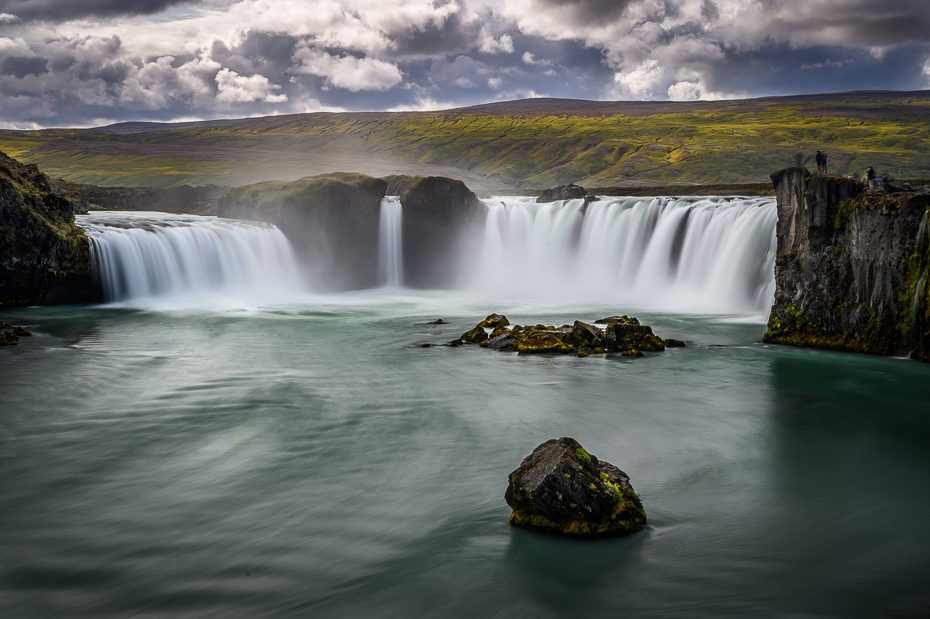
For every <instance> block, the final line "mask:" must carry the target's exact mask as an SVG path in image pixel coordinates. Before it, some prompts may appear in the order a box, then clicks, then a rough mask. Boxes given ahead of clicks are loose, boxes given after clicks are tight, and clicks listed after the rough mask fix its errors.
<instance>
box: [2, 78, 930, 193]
mask: <svg viewBox="0 0 930 619" xmlns="http://www.w3.org/2000/svg"><path fill="white" fill-rule="evenodd" d="M817 149H824V150H826V151H827V152H828V153H829V157H830V158H829V163H830V172H831V173H841V174H855V175H861V174H862V172H863V170H864V169H865V168H866V167H867V166H869V165H873V166H875V168H876V169H877V170H878V171H879V172H885V171H889V172H891V173H892V174H893V175H895V176H897V177H899V178H906V177H911V178H928V177H930V156H928V155H930V91H917V92H878V91H870V92H851V93H837V94H823V95H804V96H794V97H765V98H758V99H746V100H735V101H698V102H640V101H578V100H571V99H525V100H519V101H507V102H498V103H488V104H484V105H478V106H472V107H467V108H461V109H454V110H444V111H438V112H363V113H314V114H292V115H287V116H269V117H263V118H248V119H226V120H214V121H198V122H190V123H148V122H140V123H120V124H117V125H111V126H109V127H101V128H97V129H49V130H42V131H0V150H2V151H5V152H7V153H9V154H10V155H11V156H14V157H16V158H18V159H20V160H23V161H27V162H31V163H38V164H39V165H40V166H41V167H42V168H43V169H44V170H47V171H48V172H49V174H52V175H54V176H61V177H64V178H68V179H71V180H75V181H81V182H86V183H94V184H100V185H135V186H150V187H172V186H177V185H181V184H188V185H206V184H218V185H231V186H240V185H245V184H249V183H253V182H257V181H262V180H272V179H273V180H292V179H296V178H300V177H304V176H308V175H314V174H322V173H326V172H336V171H344V172H363V173H366V174H370V175H373V176H386V175H389V174H412V175H422V174H434V175H442V176H450V177H453V178H458V179H461V180H463V181H465V182H466V183H467V184H468V185H469V186H470V187H472V188H473V189H475V190H477V191H482V192H485V193H493V192H495V191H514V190H520V189H528V188H533V189H536V188H541V187H551V186H555V185H562V184H566V183H570V182H574V183H578V184H581V185H583V186H588V187H609V186H642V185H667V184H675V183H683V184H726V183H755V182H766V181H767V180H768V175H769V174H770V173H771V172H772V171H774V170H777V169H780V168H784V167H788V166H791V165H796V164H798V163H802V164H808V165H810V162H811V161H812V159H813V153H814V151H815V150H817Z"/></svg>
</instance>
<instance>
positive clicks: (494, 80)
mask: <svg viewBox="0 0 930 619" xmlns="http://www.w3.org/2000/svg"><path fill="white" fill-rule="evenodd" d="M503 83H504V80H503V79H501V78H499V77H489V78H488V86H490V87H491V88H493V89H494V90H497V89H498V88H500V87H501V85H503Z"/></svg>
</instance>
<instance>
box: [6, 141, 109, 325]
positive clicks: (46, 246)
mask: <svg viewBox="0 0 930 619" xmlns="http://www.w3.org/2000/svg"><path fill="white" fill-rule="evenodd" d="M50 181H51V179H49V178H48V177H47V176H46V175H45V174H43V173H41V172H39V169H38V168H37V167H36V166H35V165H23V164H21V163H19V162H18V161H16V160H14V159H11V158H9V157H7V156H6V155H4V154H3V153H0V307H2V306H13V305H36V304H48V303H80V302H89V301H93V300H95V294H94V286H93V266H92V261H91V255H90V242H89V241H88V239H87V235H86V234H84V231H83V230H81V228H80V227H78V226H77V225H75V223H74V214H75V212H80V210H81V209H80V204H79V203H78V202H77V201H75V200H74V199H73V198H71V196H70V195H68V194H67V192H65V191H63V190H62V189H61V187H60V184H59V185H57V186H56V187H54V188H53V186H52V183H51V182H50Z"/></svg>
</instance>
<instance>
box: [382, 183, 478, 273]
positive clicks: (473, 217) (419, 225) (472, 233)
mask: <svg viewBox="0 0 930 619" xmlns="http://www.w3.org/2000/svg"><path fill="white" fill-rule="evenodd" d="M402 180H403V182H401V181H402ZM392 184H393V186H394V187H397V188H403V189H404V191H403V193H401V194H400V203H401V206H402V207H403V222H402V224H401V230H402V235H403V239H404V250H403V251H404V285H406V286H411V287H413V288H452V287H455V285H456V283H457V281H458V280H459V278H460V277H461V276H462V268H461V266H462V264H463V262H464V258H465V255H466V250H467V248H469V247H470V246H473V244H474V243H477V242H478V240H479V239H480V235H481V233H482V230H483V227H484V221H485V218H486V217H487V207H485V205H484V204H483V203H482V202H481V201H480V200H479V199H478V196H476V195H475V194H474V193H472V191H471V190H469V189H468V187H466V186H465V183H463V182H462V181H458V180H454V179H451V178H443V177H440V176H427V177H413V178H411V177H395V178H393V179H392Z"/></svg>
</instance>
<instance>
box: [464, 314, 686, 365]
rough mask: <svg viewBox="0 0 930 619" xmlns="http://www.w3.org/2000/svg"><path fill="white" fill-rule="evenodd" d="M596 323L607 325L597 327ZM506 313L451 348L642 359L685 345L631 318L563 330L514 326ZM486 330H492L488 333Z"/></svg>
mask: <svg viewBox="0 0 930 619" xmlns="http://www.w3.org/2000/svg"><path fill="white" fill-rule="evenodd" d="M597 324H602V325H604V326H603V327H598V326H597ZM509 325H510V321H509V320H508V319H507V317H506V316H504V315H503V314H490V315H489V316H488V317H487V318H485V319H484V320H482V321H481V322H479V323H478V325H477V326H476V327H475V328H474V329H471V330H470V331H466V332H465V333H463V334H462V335H461V336H460V337H459V339H458V340H453V341H452V342H449V344H450V345H452V346H459V345H461V344H478V345H479V346H481V347H483V348H490V349H492V350H499V351H502V352H518V353H523V354H534V353H537V354H538V353H559V354H577V355H578V356H579V357H588V356H590V355H592V354H606V353H620V354H622V355H624V356H627V357H634V358H638V357H643V356H644V355H643V354H642V351H646V352H660V351H663V350H665V348H666V347H680V346H684V345H685V344H684V342H681V341H679V340H672V339H669V340H663V339H662V338H660V337H658V336H657V335H655V334H654V333H653V332H652V327H650V326H648V325H643V324H640V322H639V320H637V319H636V318H635V317H630V316H610V317H608V318H601V319H600V320H597V321H595V324H594V325H590V324H587V323H584V322H581V321H580V320H576V321H575V322H574V324H572V325H562V326H561V327H555V326H547V325H543V324H539V325H527V326H522V325H514V326H513V327H512V328H508V326H509ZM486 329H493V330H492V331H491V333H490V334H489V333H487V331H486Z"/></svg>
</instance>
